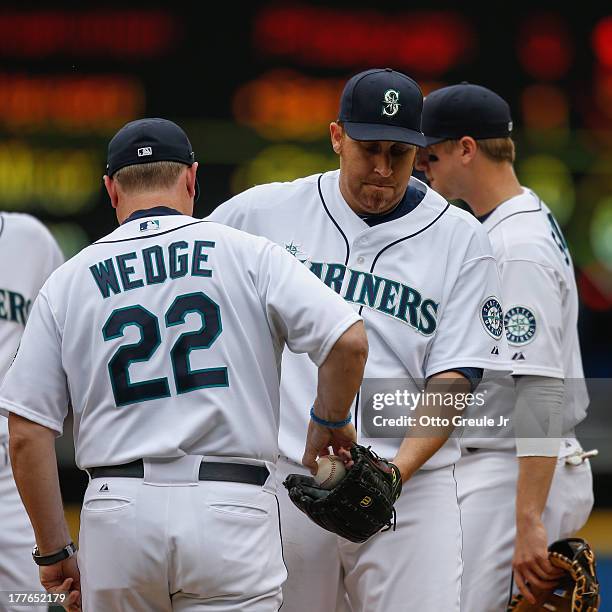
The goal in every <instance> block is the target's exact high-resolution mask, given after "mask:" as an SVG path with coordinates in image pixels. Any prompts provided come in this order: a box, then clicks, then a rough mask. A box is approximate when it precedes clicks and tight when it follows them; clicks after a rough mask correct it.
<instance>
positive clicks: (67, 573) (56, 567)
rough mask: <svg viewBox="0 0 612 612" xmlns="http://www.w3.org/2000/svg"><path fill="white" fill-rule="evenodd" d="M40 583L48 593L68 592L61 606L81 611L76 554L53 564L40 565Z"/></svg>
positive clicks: (79, 576)
mask: <svg viewBox="0 0 612 612" xmlns="http://www.w3.org/2000/svg"><path fill="white" fill-rule="evenodd" d="M40 583H41V584H42V585H43V587H44V588H45V590H46V591H47V592H48V593H68V598H67V599H66V601H65V602H64V603H63V604H62V607H63V608H64V609H65V610H68V611H69V612H81V574H80V572H79V566H78V564H77V557H76V555H74V556H72V557H70V558H69V559H65V560H64V561H60V562H59V563H54V564H53V565H41V566H40Z"/></svg>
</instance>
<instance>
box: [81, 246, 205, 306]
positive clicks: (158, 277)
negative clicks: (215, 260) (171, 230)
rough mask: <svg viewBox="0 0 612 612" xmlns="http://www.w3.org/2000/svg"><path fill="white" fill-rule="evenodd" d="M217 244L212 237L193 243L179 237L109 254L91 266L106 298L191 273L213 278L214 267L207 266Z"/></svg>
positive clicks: (99, 287) (95, 279) (98, 285)
mask: <svg viewBox="0 0 612 612" xmlns="http://www.w3.org/2000/svg"><path fill="white" fill-rule="evenodd" d="M214 246H215V243H214V242H211V241H210V240H195V241H194V242H193V243H189V242H186V241H185V240H178V241H176V242H172V243H171V244H169V245H168V246H167V247H166V248H164V247H161V246H159V245H157V244H155V245H153V246H149V247H146V248H144V249H140V250H139V251H130V252H127V253H121V254H120V255H115V256H114V257H109V258H108V259H104V260H102V261H99V262H97V263H96V264H94V265H93V266H90V267H89V270H90V272H91V275H92V277H93V279H94V281H95V283H96V286H97V287H98V289H99V291H100V294H101V295H102V297H103V298H104V299H106V298H108V297H109V296H110V295H111V293H112V294H113V295H116V294H118V293H121V292H122V291H129V290H131V289H137V288H138V287H143V286H144V285H145V284H146V285H156V284H159V283H163V282H166V281H167V280H174V279H177V278H181V277H183V276H186V275H187V274H191V276H203V277H208V278H210V277H211V276H212V274H213V271H212V269H211V268H208V267H206V266H205V264H206V262H207V261H208V257H209V254H208V253H207V252H206V250H207V249H212V248H214ZM136 265H137V266H138V270H137V269H136V267H135V266H136ZM140 270H142V271H140Z"/></svg>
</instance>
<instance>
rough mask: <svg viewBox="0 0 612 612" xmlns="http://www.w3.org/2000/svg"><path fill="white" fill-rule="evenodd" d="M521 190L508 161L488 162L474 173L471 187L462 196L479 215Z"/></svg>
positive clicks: (519, 192) (484, 213)
mask: <svg viewBox="0 0 612 612" xmlns="http://www.w3.org/2000/svg"><path fill="white" fill-rule="evenodd" d="M522 192H523V189H522V187H521V184H520V183H519V181H518V179H517V177H516V174H515V173H514V168H513V167H512V165H511V164H509V163H503V164H493V163H488V164H487V167H486V168H481V169H478V170H477V171H476V172H475V173H474V180H473V181H472V185H471V188H470V189H469V190H468V192H467V193H466V194H465V196H464V198H463V199H464V200H465V201H466V202H467V203H468V204H469V206H470V208H471V209H472V212H473V213H474V214H475V215H476V216H477V217H481V216H483V215H486V214H487V213H489V212H491V211H492V210H494V209H495V208H497V207H498V206H499V205H500V204H502V203H503V202H505V201H506V200H509V199H510V198H513V197H515V196H517V195H520V194H521V193H522Z"/></svg>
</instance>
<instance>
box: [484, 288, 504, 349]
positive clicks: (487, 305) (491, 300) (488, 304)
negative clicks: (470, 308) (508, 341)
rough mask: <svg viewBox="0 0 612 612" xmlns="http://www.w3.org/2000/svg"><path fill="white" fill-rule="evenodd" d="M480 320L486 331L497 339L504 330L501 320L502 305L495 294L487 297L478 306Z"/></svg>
mask: <svg viewBox="0 0 612 612" xmlns="http://www.w3.org/2000/svg"><path fill="white" fill-rule="evenodd" d="M480 320H481V321H482V324H483V325H484V328H485V329H486V330H487V333H488V334H489V335H491V336H492V337H493V338H495V339H496V340H499V339H500V338H501V336H502V332H503V330H504V325H503V322H502V307H501V304H500V303H499V300H498V299H497V298H496V297H495V296H490V297H488V298H487V299H486V300H485V301H484V303H483V304H482V307H481V308H480Z"/></svg>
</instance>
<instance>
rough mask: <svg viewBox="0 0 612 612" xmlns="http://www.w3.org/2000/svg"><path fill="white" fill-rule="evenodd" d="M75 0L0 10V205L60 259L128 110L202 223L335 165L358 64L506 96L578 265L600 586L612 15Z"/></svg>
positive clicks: (611, 301) (101, 202)
mask: <svg viewBox="0 0 612 612" xmlns="http://www.w3.org/2000/svg"><path fill="white" fill-rule="evenodd" d="M88 5H89V3H82V2H81V3H76V2H64V3H62V2H53V3H51V2H45V1H42V0H41V1H39V2H37V3H36V5H35V8H34V7H32V8H30V7H28V5H27V4H26V3H18V4H17V3H10V2H3V3H2V5H1V7H0V208H2V209H5V210H12V211H24V212H28V213H31V214H33V215H35V216H37V217H38V218H40V219H41V220H42V221H43V222H44V223H45V224H47V226H48V227H49V228H50V229H51V231H52V232H53V233H54V234H55V236H56V238H57V239H58V241H59V242H60V244H61V246H62V248H63V250H64V253H65V255H66V256H67V257H70V256H72V255H73V254H75V253H76V252H78V251H79V250H80V249H81V248H82V247H83V246H85V245H86V244H88V243H89V242H91V241H94V240H96V239H98V238H100V237H101V236H103V235H104V234H106V233H108V232H110V231H112V230H113V229H114V227H115V218H114V215H113V214H112V211H111V209H110V204H109V202H108V199H107V197H106V195H105V194H104V193H103V191H102V183H101V176H102V174H103V173H104V165H105V153H106V145H107V142H108V140H109V138H110V137H111V136H112V135H113V133H114V132H115V131H116V130H117V129H118V128H119V127H120V126H121V125H123V124H124V123H125V122H127V121H129V120H132V119H134V118H137V117H143V116H163V117H167V118H170V119H172V120H174V121H177V122H178V123H180V124H181V125H182V126H183V127H184V128H185V130H186V131H187V133H188V134H189V136H190V138H191V141H192V143H193V146H194V149H195V151H196V157H197V159H198V160H199V162H200V170H199V180H200V185H201V187H202V191H203V195H202V197H201V199H200V201H199V202H198V204H197V206H196V216H205V215H207V214H208V213H210V212H211V211H212V210H213V209H214V208H215V206H217V205H218V204H219V203H221V202H223V201H224V200H226V199H227V198H229V197H230V196H231V195H233V194H235V193H237V192H239V191H241V190H243V189H245V188H248V187H251V186H252V185H255V184H257V183H263V182H269V181H273V180H290V179H293V178H296V177H298V176H305V175H308V174H313V173H315V172H319V171H322V170H327V169H332V168H336V167H337V158H336V156H335V155H334V154H333V152H332V150H331V147H330V146H329V139H328V124H329V122H330V121H331V120H333V119H335V118H336V113H337V108H338V99H339V94H340V91H341V89H342V86H343V84H344V82H345V81H346V79H347V78H348V77H349V76H351V75H352V74H354V73H355V72H358V71H360V70H363V69H366V68H371V67H387V66H388V67H392V68H395V69H398V70H401V71H403V72H406V73H407V74H409V75H410V76H412V77H413V78H415V79H416V80H417V81H418V82H419V83H420V84H421V86H422V88H423V91H424V92H425V93H427V92H428V91H430V90H431V89H434V88H437V87H440V86H443V85H447V84H453V83H457V82H460V81H463V80H467V81H470V82H474V83H478V84H482V85H485V86H487V87H490V88H492V89H494V90H495V91H497V92H498V93H499V94H501V95H502V96H503V97H504V98H506V99H507V100H508V102H509V103H510V105H511V107H512V108H513V114H514V124H515V132H514V138H515V140H516V143H517V150H518V161H517V165H516V168H517V172H518V174H519V177H520V179H521V181H522V182H523V183H524V184H525V185H528V186H529V187H531V188H532V189H533V190H535V191H536V192H537V193H538V194H539V195H540V196H541V197H542V198H543V199H544V200H545V201H546V202H547V203H548V205H549V206H550V207H551V208H552V209H553V211H554V213H555V215H556V217H557V219H558V221H559V223H560V225H561V226H562V228H563V231H564V233H565V236H566V238H567V241H568V243H569V245H570V249H571V252H572V254H573V257H574V262H575V265H576V274H577V278H578V286H579V290H580V298H581V309H580V334H581V343H582V351H583V360H584V368H585V375H586V376H587V377H590V378H592V379H599V380H595V381H594V382H593V383H592V384H593V385H594V391H593V393H592V395H593V398H594V401H593V407H592V411H591V414H592V417H591V418H590V420H589V422H588V423H585V425H584V426H583V428H582V430H581V437H582V439H583V441H585V440H586V441H588V442H589V443H590V442H593V444H592V445H596V446H598V448H599V450H600V456H599V457H598V458H596V459H595V460H593V461H592V465H593V470H594V473H595V492H596V505H597V508H596V511H595V512H594V514H593V517H592V519H591V520H590V521H589V524H588V525H587V527H586V528H585V530H584V533H583V535H586V536H587V537H588V538H589V539H590V540H591V541H592V542H593V544H594V546H595V549H596V551H597V552H598V554H599V558H600V563H599V571H600V575H601V578H602V581H603V582H604V583H605V584H604V593H605V592H606V590H607V592H608V593H610V594H612V448H611V446H612V445H610V444H609V441H610V429H609V427H604V426H602V425H601V424H602V423H605V422H607V423H608V424H609V422H610V417H609V415H608V413H609V404H610V397H611V394H610V390H611V389H612V388H611V387H610V385H609V384H607V387H606V382H607V383H609V379H611V378H612V375H611V374H612V350H611V347H612V10H608V11H607V12H605V11H604V10H602V11H599V10H598V9H596V8H595V7H594V6H593V5H592V4H591V3H584V4H583V5H580V4H579V3H573V4H571V5H570V6H569V7H567V8H560V7H559V6H556V7H555V8H554V10H549V9H546V8H539V7H538V3H537V2H535V3H529V8H528V9H522V10H518V9H514V11H513V12H508V11H509V10H510V9H508V8H507V7H504V8H503V9H502V8H498V7H491V8H490V11H489V12H486V11H484V12H483V10H482V7H479V8H478V9H476V7H475V6H474V7H470V6H466V5H467V3H462V6H461V9H460V10H458V9H457V8H454V7H456V6H457V4H456V3H442V2H435V1H429V2H426V3H425V2H410V3H405V2H388V3H376V4H375V3H374V2H369V3H368V2H360V1H358V0H352V1H351V2H342V1H336V2H334V3H333V7H331V6H330V3H327V4H326V3H323V2H312V1H310V2H307V1H303V2H297V3H293V2H283V3H269V2H256V1H252V2H250V3H244V4H243V3H240V4H236V3H227V5H225V6H224V5H217V6H215V11H214V14H213V13H211V12H209V11H207V10H205V8H204V4H203V3H201V8H198V7H200V3H195V2H193V3H176V4H172V3H167V2H155V1H153V0H151V1H149V2H147V3H146V4H145V3H139V2H134V1H132V2H130V1H126V2H122V3H118V2H112V1H110V2H106V3H105V4H104V5H103V6H96V7H95V8H91V9H89V8H87V6H88ZM602 6H604V8H605V4H602ZM35 248H36V245H35V244H33V245H32V249H35ZM598 382H599V385H598ZM606 388H607V390H606ZM606 419H607V421H606ZM585 446H589V445H588V444H586V443H585ZM70 447H71V437H70V432H69V429H68V428H67V430H66V435H65V436H64V438H62V439H60V440H59V442H58V448H59V454H60V461H61V478H62V486H63V492H64V496H65V498H66V500H67V501H69V502H71V503H72V504H73V505H72V506H71V510H70V517H71V521H72V525H73V528H74V529H76V528H77V523H76V521H77V518H78V503H79V500H80V496H81V493H82V491H83V487H84V483H85V477H84V475H83V474H82V473H80V472H79V471H78V470H76V468H75V467H74V463H73V458H72V453H71V450H70ZM589 447H590V446H589ZM604 599H607V598H606V597H604ZM610 599H612V595H611V596H610ZM601 609H602V610H612V604H608V603H606V601H604V604H603V606H602V608H601Z"/></svg>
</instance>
